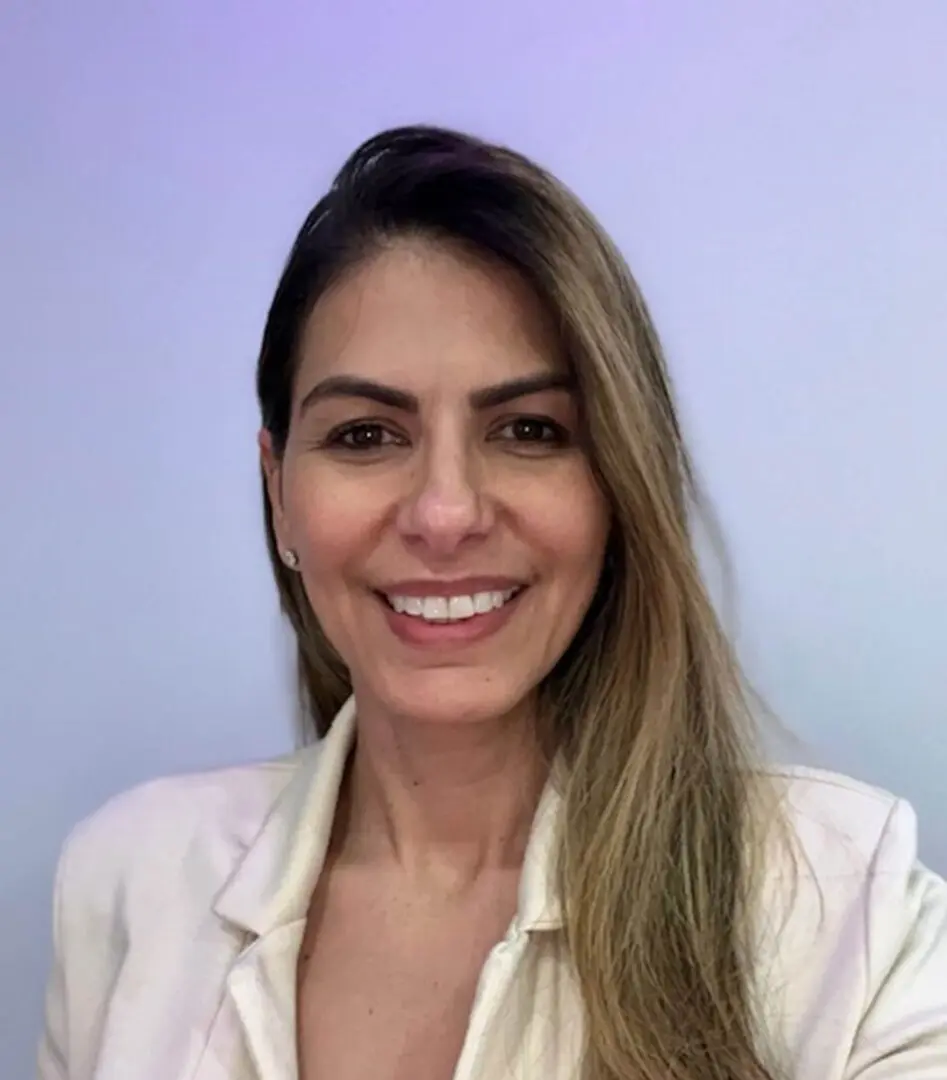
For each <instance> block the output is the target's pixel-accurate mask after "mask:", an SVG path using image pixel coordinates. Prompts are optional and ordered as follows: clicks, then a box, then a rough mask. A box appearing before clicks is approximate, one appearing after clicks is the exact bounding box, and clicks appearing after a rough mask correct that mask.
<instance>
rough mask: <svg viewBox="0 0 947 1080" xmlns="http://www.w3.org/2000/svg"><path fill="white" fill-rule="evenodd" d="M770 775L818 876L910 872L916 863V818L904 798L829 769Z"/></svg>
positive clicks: (800, 769) (791, 768)
mask: <svg viewBox="0 0 947 1080" xmlns="http://www.w3.org/2000/svg"><path fill="white" fill-rule="evenodd" d="M768 776H769V777H770V778H771V780H772V782H773V784H774V786H775V789H776V792H777V795H778V797H779V799H780V803H781V805H782V807H783V810H784V815H785V819H786V820H787V823H788V825H789V827H790V831H791V834H792V838H793V840H794V841H795V843H796V846H797V849H798V850H800V851H801V853H802V854H803V856H804V858H805V862H806V863H807V864H808V869H809V870H810V871H811V872H812V873H813V874H815V875H816V876H822V875H827V876H831V877H837V876H839V875H842V874H845V873H850V874H856V875H864V874H867V873H868V872H869V871H876V870H881V869H883V870H896V869H901V870H903V871H908V870H909V869H910V868H911V867H912V865H913V864H914V862H915V860H916V858H917V818H916V815H915V813H914V810H913V808H912V807H911V805H910V803H908V802H906V801H905V800H904V799H901V798H899V797H898V796H896V795H893V794H892V793H891V792H888V791H885V790H884V789H883V788H879V787H873V786H872V785H870V784H866V783H862V782H860V781H858V780H854V779H852V778H851V777H848V776H843V775H842V774H840V773H835V772H829V771H828V770H825V769H815V768H809V767H805V766H784V767H779V768H773V769H771V770H769V772H768ZM879 860H880V861H879Z"/></svg>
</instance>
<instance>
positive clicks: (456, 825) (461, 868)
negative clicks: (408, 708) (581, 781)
mask: <svg viewBox="0 0 947 1080" xmlns="http://www.w3.org/2000/svg"><path fill="white" fill-rule="evenodd" d="M357 724H358V733H357V738H356V745H355V751H354V754H353V756H352V761H351V763H350V767H349V770H348V774H347V777H346V781H345V784H344V786H343V792H342V799H341V805H340V811H341V813H340V815H339V818H340V830H341V835H340V836H339V839H338V851H339V855H340V857H341V858H343V859H344V860H345V861H347V862H355V863H363V864H365V863H371V864H375V865H382V864H389V865H392V866H397V867H398V868H399V869H401V870H402V871H404V872H405V873H407V874H408V875H409V876H410V877H412V878H415V879H417V880H418V881H426V882H427V883H428V884H433V885H436V886H437V887H438V888H439V889H445V888H446V889H448V890H450V891H464V890H466V889H467V888H468V887H469V886H471V885H473V884H474V883H476V882H478V881H480V880H481V879H484V878H487V877H490V878H492V877H496V876H497V875H498V874H499V875H502V876H507V874H506V872H512V873H518V872H519V870H520V868H521V866H522V861H523V856H524V853H525V849H526V843H527V840H528V837H529V831H530V827H531V825H532V820H533V816H534V814H535V810H536V806H537V803H538V801H539V797H540V794H541V792H542V788H543V785H544V783H545V780H546V777H547V773H548V769H547V766H546V764H545V762H544V759H543V755H542V754H541V753H540V750H539V746H538V744H537V740H536V737H535V728H534V725H533V724H532V723H530V722H529V717H526V716H523V715H517V716H508V717H503V718H501V719H498V720H496V721H486V722H476V723H457V724H451V723H447V724H445V723H430V722H414V721H411V720H406V719H405V718H403V717H398V718H397V719H392V718H390V717H386V716H384V715H382V714H380V713H378V712H375V711H374V710H371V709H368V710H365V711H363V710H362V709H361V708H360V710H359V715H358V719H357Z"/></svg>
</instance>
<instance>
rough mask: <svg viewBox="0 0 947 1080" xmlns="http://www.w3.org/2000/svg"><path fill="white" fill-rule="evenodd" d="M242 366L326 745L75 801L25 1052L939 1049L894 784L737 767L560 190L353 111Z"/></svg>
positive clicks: (651, 436) (675, 446)
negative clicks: (31, 1040)
mask: <svg viewBox="0 0 947 1080" xmlns="http://www.w3.org/2000/svg"><path fill="white" fill-rule="evenodd" d="M257 385H258V393H259V399H260V405H261V409H262V418H263V427H262V432H261V435H260V450H261V460H262V471H263V480H264V488H265V507H266V528H267V537H268V541H269V549H270V554H271V557H272V562H273V568H274V572H275V575H276V581H277V585H278V588H279V593H280V597H281V600H282V605H283V609H284V611H285V612H286V614H287V615H288V617H289V619H290V621H291V622H292V625H293V627H294V629H295V633H296V638H297V642H298V655H299V671H300V676H301V678H300V682H301V687H302V700H303V704H304V706H305V722H306V725H307V728H308V729H309V730H310V731H311V732H312V733H314V734H316V735H318V736H319V737H320V738H319V740H318V741H317V742H315V744H314V745H312V746H310V747H308V748H307V749H304V750H303V751H301V752H300V753H298V754H295V755H292V756H290V757H288V758H286V759H283V760H281V761H277V762H271V763H268V764H264V765H256V766H251V767H246V768H236V769H229V770H227V771H220V772H215V773H212V774H210V775H203V776H191V777H186V778H176V779H170V780H162V781H158V782H155V783H151V784H148V785H145V786H144V787H142V788H140V789H138V790H136V791H133V792H131V793H130V794H126V795H123V796H120V797H119V798H117V799H115V800H113V801H112V802H111V803H110V804H109V805H107V806H106V807H105V808H104V809H102V810H101V811H99V812H98V814H96V815H95V816H93V818H91V819H90V820H89V821H87V822H85V823H84V824H82V825H81V826H79V828H78V829H77V830H76V831H75V832H74V834H73V835H72V837H71V838H70V840H69V841H68V843H67V844H66V847H65V849H64V852H63V855H62V859H61V862H60V867H59V872H58V879H57V899H56V912H57V916H56V962H55V968H54V972H53V975H52V977H51V980H50V986H49V993H48V1006H47V1024H46V1030H45V1033H44V1037H43V1041H42V1047H41V1051H40V1067H39V1075H40V1077H41V1078H42V1080H54V1078H56V1080H64V1078H68V1080H129V1078H131V1077H134V1078H135V1080H251V1078H258V1080H290V1078H294V1077H297V1076H298V1077H300V1078H302V1080H322V1078H325V1077H332V1078H334V1080H340V1078H341V1080H346V1078H349V1077H351V1078H358V1080H364V1078H367V1077H371V1078H379V1080H408V1078H410V1080H447V1078H450V1077H454V1078H456V1080H500V1078H501V1077H503V1078H505V1077H511V1078H531V1080H532V1078H534V1080H566V1078H572V1077H576V1078H579V1080H632V1078H634V1080H777V1078H796V1080H856V1078H857V1080H894V1078H896V1077H897V1078H901V1077H903V1078H905V1080H907V1078H910V1080H935V1078H937V1080H943V1078H944V1077H947V885H945V883H944V882H943V881H942V880H940V879H939V878H937V877H936V876H935V875H933V874H932V873H930V872H928V871H927V870H925V869H923V868H922V867H920V866H919V865H918V864H917V862H916V855H915V823H914V818H913V816H912V813H911V811H910V809H909V808H908V807H907V806H906V805H905V804H904V803H903V802H900V801H898V800H897V799H894V798H892V797H890V796H888V795H886V794H884V793H882V792H878V791H874V790H872V789H869V788H867V787H864V786H860V785H858V784H856V783H854V782H852V781H849V780H847V779H844V778H841V777H837V776H831V775H828V774H822V773H817V772H813V771H801V770H796V771H777V770H767V769H766V768H764V767H763V766H762V765H761V764H760V761H759V759H758V755H757V750H756V746H755V742H754V736H753V725H752V723H751V721H750V715H749V709H748V705H747V701H746V698H745V695H744V692H743V690H742V688H741V680H740V676H739V673H738V670H737V666H736V663H735V661H734V658H733V656H732V654H731V652H730V650H729V648H728V646H727V643H726V641H725V639H724V637H723V635H722V633H721V630H720V627H719V626H718V623H717V620H716V618H715V615H714V611H713V609H712V607H711V604H710V602H709V600H708V598H707V594H706V592H705V589H704V586H703V585H702V583H701V578H700V575H699V573H698V566H697V561H696V559H695V556H694V551H693V547H692V543H691V535H690V526H691V521H690V517H691V511H692V508H693V506H694V504H695V491H694V483H693V478H692V472H691V467H690V464H689V461H688V457H687V453H686V451H685V448H684V445H683V444H682V440H681V433H680V429H679V426H678V421H677V417H676V415H675V411H674V406H673V403H672V398H671V391H670V387H669V382H668V376H667V373H666V370H665V364H664V360H663V358H662V355H661V351H660V347H659V344H658V340H657V337H656V335H655V332H654V329H653V327H652V325H651V322H650V320H649V317H648V314H647V312H646V310H645V307H644V304H643V302H642V299H641V297H640V295H639V293H638V290H637V288H636V286H635V284H634V282H633V280H632V278H631V276H630V274H629V272H628V270H627V268H626V267H625V264H624V262H623V261H622V259H621V256H620V255H619V254H618V252H617V251H616V250H615V248H614V246H613V245H612V244H611V242H610V241H609V240H608V238H607V237H606V236H605V235H604V234H603V232H602V231H601V229H600V228H599V227H598V226H597V225H596V224H595V222H594V221H593V220H592V218H591V217H590V215H589V214H588V212H587V211H586V210H584V209H583V207H582V206H581V205H580V204H579V203H578V202H577V201H576V199H575V198H574V197H573V196H572V195H571V194H570V193H568V192H567V191H566V190H565V189H564V188H563V187H562V186H561V185H559V184H558V183H557V182H556V181H555V180H554V179H553V178H551V177H550V176H549V175H548V174H547V173H545V172H543V171H542V170H541V169H539V168H537V167H536V166H535V165H533V164H532V163H530V162H529V161H527V160H526V159H524V158H523V157H521V156H519V155H517V154H515V153H512V152H510V151H508V150H505V149H502V148H499V147H496V146H490V145H487V144H485V143H482V142H480V141H477V140H475V139H473V138H468V137H465V136H462V135H459V134H455V133H452V132H449V131H443V130H437V129H431V128H408V129H401V130H396V131H389V132H386V133H384V134H381V135H379V136H377V137H376V138H374V139H372V140H370V141H369V142H367V143H366V144H365V145H364V146H362V147H361V148H360V149H358V150H357V151H356V152H355V154H354V155H353V156H352V157H351V158H350V159H349V161H348V162H347V163H346V164H345V166H344V167H343V169H342V171H341V172H340V173H339V175H338V177H337V179H336V180H335V182H334V183H333V185H332V188H331V190H330V191H329V193H328V194H327V195H326V196H325V197H324V198H323V199H322V200H321V201H320V202H319V203H318V205H317V206H316V207H315V209H314V210H313V211H312V213H311V214H310V215H309V217H308V219H307V220H306V222H305V224H304V225H303V228H302V230H301V232H300V233H299V236H298V238H297V240H296V243H295V245H294V247H293V250H292V253H291V255H290V257H289V261H288V263H287V266H286V269H285V271H284V273H283V277H282V280H281V281H280V284H279V287H278V289H277V292H276V296H275V298H274V300H273V304H272V307H271V309H270V313H269V317H268V321H267V325H266V330H265V333H264V337H263V345H262V351H261V355H260V360H259V369H258V382H257ZM356 703H357V705H356Z"/></svg>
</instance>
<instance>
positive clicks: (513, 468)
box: [261, 240, 609, 724]
mask: <svg viewBox="0 0 947 1080" xmlns="http://www.w3.org/2000/svg"><path fill="white" fill-rule="evenodd" d="M261 446H262V451H263V458H264V465H265V467H266V469H267V473H268V475H269V477H270V497H271V499H272V502H273V506H274V522H275V527H276V532H277V537H278V540H279V543H280V546H281V548H284V549H285V548H292V549H293V550H294V551H295V552H296V553H297V555H298V557H299V572H300V573H301V575H302V580H303V584H304V586H305V590H306V593H307V595H308V597H309V600H310V603H311V604H312V607H313V610H314V611H315V614H316V616H317V617H318V619H319V622H320V624H321V625H322V627H323V629H324V631H325V633H326V635H327V636H328V638H329V640H330V641H331V642H332V644H333V645H334V646H335V648H336V649H337V651H338V652H339V654H340V655H341V657H342V658H343V660H344V661H345V663H346V664H347V665H348V668H349V670H350V673H351V677H352V684H353V688H354V691H355V694H356V696H357V698H358V700H359V705H360V708H362V709H367V708H372V709H375V710H382V711H384V712H387V713H389V714H396V715H400V716H405V717H410V718H412V719H416V720H423V721H435V722H438V723H444V724H456V723H463V722H469V721H476V720H486V719H495V718H499V717H501V716H505V715H507V714H509V713H511V712H512V711H514V710H516V709H517V708H518V707H520V706H523V705H524V704H528V702H529V700H530V696H531V694H532V692H533V691H534V690H535V688H536V686H537V685H538V683H539V682H540V681H541V680H542V678H543V677H544V676H545V675H546V674H547V673H548V672H549V671H550V669H551V668H552V667H553V665H554V664H555V663H556V661H557V660H558V659H559V658H560V656H561V655H562V653H563V652H564V651H565V649H566V647H567V646H568V644H569V642H570V641H571V639H572V637H573V636H574V634H575V632H576V630H577V629H578V627H579V624H580V622H581V620H582V617H583V615H584V614H585V612H586V609H587V608H588V606H589V603H590V602H591V599H592V596H593V593H594V591H595V588H596V584H597V581H598V577H599V572H600V569H601V565H602V558H603V553H604V549H605V542H606V536H607V533H608V526H609V515H608V511H607V508H606V503H605V500H604V498H603V496H602V494H601V492H600V491H599V489H598V487H597V486H596V484H595V481H594V479H593V476H592V472H591V470H590V467H589V462H588V460H587V457H586V455H585V452H584V449H583V446H582V439H581V432H580V427H579V410H578V403H577V400H576V397H575V393H574V391H573V388H572V386H571V383H570V381H569V379H568V373H567V370H566V367H565V365H564V363H563V360H562V357H561V355H560V353H559V350H558V346H557V345H556V342H555V339H554V337H553V335H552V333H551V331H550V328H549V327H548V325H547V323H546V320H545V318H544V315H543V312H542V310H541V309H540V306H539V303H538V301H537V300H536V299H535V298H534V296H533V295H532V294H531V292H530V291H529V289H528V288H527V287H526V285H525V284H524V283H523V282H522V281H520V280H519V278H518V277H517V276H515V275H514V274H513V273H512V272H511V271H507V270H504V269H501V268H498V267H496V266H491V265H489V264H487V263H485V262H479V261H476V260H475V259H473V258H472V257H469V256H463V255H458V254H457V253H456V252H452V251H451V250H450V249H448V248H446V247H443V246H437V245H434V244H433V243H430V242H426V241H419V240H415V241H403V242H400V243H397V244H395V245H393V246H391V247H390V248H387V249H385V250H384V251H383V252H382V253H381V254H379V255H377V256H376V257H374V258H373V259H371V260H370V261H368V262H366V263H364V264H363V265H362V266H361V267H360V268H358V269H357V270H356V271H354V272H353V273H352V274H350V275H349V276H348V277H347V278H346V279H344V281H342V282H341V283H340V284H338V285H337V286H336V287H335V288H334V289H333V290H332V291H330V292H329V293H327V294H326V295H325V296H324V297H322V298H321V299H320V301H319V303H318V304H317V305H316V307H315V309H314V311H313V313H312V315H311V317H310V319H309V321H308V324H307V325H306V327H305V330H304V334H303V340H302V344H301V364H300V370H299V373H298V378H297V382H296V388H295V398H294V404H293V416H292V421H291V424H290V434H289V439H288V443H287V447H286V452H285V455H284V457H283V460H282V462H277V461H276V460H275V458H274V457H273V454H272V450H271V447H270V443H269V439H268V436H267V435H266V433H263V435H262V436H261Z"/></svg>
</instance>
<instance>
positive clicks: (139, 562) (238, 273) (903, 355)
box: [0, 0, 947, 1080]
mask: <svg viewBox="0 0 947 1080" xmlns="http://www.w3.org/2000/svg"><path fill="white" fill-rule="evenodd" d="M945 49H947V4H944V3H943V2H942V0H911V2H905V0H901V2H897V3H896V2H893V0H890V2H883V0H881V2H876V3H870V4H869V3H864V2H855V0H838V2H835V3H826V0H794V2H792V3H790V2H788V0H768V3H766V4H760V3H758V2H751V0H717V2H716V3H714V4H708V3H705V2H703V0H700V2H698V0H663V2H661V3H657V2H654V3H644V2H633V0H588V2H585V3H582V4H566V3H559V4H550V3H549V0H543V2H540V0H516V2H515V3H511V2H502V3H501V2H499V0H483V2H482V3H480V4H478V5H466V6H459V5H454V4H443V3H435V2H434V0H427V2H419V0H415V2H413V3H411V2H409V3H404V4H388V3H381V2H377V3H371V2H361V3H351V4H344V3H342V2H341V0H339V2H337V3H335V4H303V3H289V2H278V3H268V4H262V3H260V4H255V5H251V4H246V5H232V4H224V3H222V2H219V0H201V3H199V4H197V3H193V2H189V0H188V2H185V0H165V2H164V3H162V4H160V5H144V4H121V3H118V2H117V0H113V2H111V3H106V2H104V0H85V2H84V3H82V4H78V3H66V2H65V0H59V2H53V0H49V2H37V0H5V2H4V3H3V5H2V9H0V327H2V348H0V459H2V463H3V468H2V470H0V506H2V508H3V523H4V529H3V531H2V533H0V672H2V675H0V722H2V739H3V743H2V745H3V752H2V755H0V823H2V824H0V867H2V870H0V874H2V883H0V922H2V925H3V926H4V928H5V933H4V935H3V943H2V945H0V970H2V971H3V972H4V973H5V975H4V979H3V984H2V987H0V1075H2V1076H4V1077H10V1078H11V1080H12V1078H13V1077H23V1076H28V1075H31V1070H32V1056H33V1045H34V1042H35V1038H36V1031H37V1026H38V1023H39V1010H40V1000H41V988H42V983H43V979H44V976H45V966H46V963H47V957H48V925H49V915H48V911H49V888H50V876H51V870H52V866H53V860H54V858H55V855H56V852H57V849H58V845H59V843H60V841H61V839H62V837H63V834H64V832H65V830H66V828H67V827H68V826H69V825H70V824H71V823H72V822H73V821H74V820H75V819H76V818H77V817H79V816H80V815H82V814H84V813H86V812H87V811H89V810H90V809H91V808H92V807H93V806H94V805H95V804H96V803H98V802H99V801H100V800H101V799H103V798H104V797H105V796H107V795H108V794H109V793H111V792H113V791H115V790H117V789H119V788H120V787H124V786H126V785H128V784H130V783H133V782H134V781H136V780H139V779H142V778H144V777H147V776H152V775H155V774H157V773H161V772H165V771H168V770H173V769H180V768H187V767H193V766H202V765H209V764H212V763H217V762H223V761H228V760H233V759H238V758H245V757H248V756H252V755H258V754H262V753H270V752H276V751H280V750H282V749H283V748H284V747H286V746H287V745H288V744H289V740H290V727H289V722H288V719H287V709H288V703H287V693H286V686H287V676H288V668H287V664H286V661H285V658H284V649H283V646H284V642H283V640H282V638H281V635H280V632H279V627H278V620H277V617H276V613H275V606H274V601H273V596H272V590H271V588H270V585H269V583H268V580H267V570H266V566H265V562H264V557H263V549H262V544H261V541H260V528H259V524H258V518H259V512H258V511H259V507H258V501H259V500H258V493H257V483H256V462H255V457H254V435H255V424H256V416H255V412H254V406H253V396H252V365H253V359H254V350H255V347H256V344H257V340H258V336H259V332H260V329H261V323H262V318H263V314H264V311H265V308H266V305H267V303H268V300H269V292H270V290H271V288H272V286H273V285H274V283H275V278H276V274H277V272H278V269H279V266H280V263H281V260H282V258H283V256H284V254H285V251H286V249H287V247H288V244H289V242H290V240H291V237H292V234H293V232H294V229H295V228H296V226H297V224H298V223H299V221H300V220H301V218H302V216H303V214H304V213H305V211H306V210H307V209H308V206H309V204H310V202H311V201H312V200H313V199H314V197H315V196H316V194H317V193H318V192H319V191H320V189H321V187H322V186H323V185H324V184H325V183H326V181H327V180H328V178H329V176H330V174H331V172H332V170H333V169H334V168H335V166H336V165H337V164H338V163H339V162H340V160H341V158H342V156H343V155H344V154H345V153H346V152H347V151H348V150H349V149H351V148H352V147H353V146H354V144H355V143H356V142H357V141H358V140H360V139H361V138H362V137H364V136H366V135H367V134H369V133H370V132H372V131H373V130H375V129H377V128H380V127H382V126H385V125H388V124H392V123H396V122H404V121H411V120H417V119H424V120H431V121H438V122H445V123H448V124H452V125H455V126H460V127H467V128H471V129H474V130H476V131H478V132H480V133H482V134H485V135H487V136H490V137H496V138H500V139H503V140H506V141H509V142H510V143H512V144H514V145H516V146H517V147H519V148H521V149H523V150H525V151H527V152H530V153H532V154H534V155H535V156H537V157H538V158H539V159H541V160H542V161H544V162H545V163H547V164H548V165H550V166H551V167H552V168H553V169H555V170H557V171H558V172H559V173H560V174H561V175H562V176H563V177H564V178H565V179H566V180H567V181H569V182H570V183H572V184H573V185H574V186H575V187H576V188H577V189H578V190H579V192H580V193H581V194H582V195H583V196H584V197H585V198H586V200H587V201H588V202H589V204H590V205H591V206H592V207H593V209H594V210H595V211H596V212H597V213H598V214H599V215H600V216H601V217H602V219H603V220H604V222H605V223H606V225H607V226H608V227H609V228H610V229H611V230H612V231H613V232H614V234H615V236H616V237H617V239H618V240H619V242H620V243H621V245H622V246H623V248H624V250H625V251H626V253H627V255H628V257H629V259H630V261H631V262H632V265H633V266H634V267H635V269H636V271H637V273H638V275H639V277H640V279H641V281H642V283H643V285H644V287H645V290H646V293H647V295H648V296H649V298H650V300H651V303H652V306H653V308H654V311H655V314H656V317H657V319H658V321H659V324H660V326H661V328H662V330H663V333H664V337H665V339H666V343H667V345H668V349H669V352H670V357H671V362H672V365H673V368H674V370H675V372H676V374H677V377H678V381H679V385H680V395H681V400H682V403H683V407H684V411H685V415H686V419H687V423H688V426H689V428H690V430H691V432H692V437H693V441H694V444H695V448H696V451H697V456H698V460H699V462H700V464H701V466H702V469H703V472H704V473H705V475H706V477H707V480H708V482H709V486H710V489H711V491H712V493H713V495H714V497H715V499H716V502H717V504H718V507H719V509H720V512H721V515H722V518H723V521H724V524H725V526H726V529H727V532H728V534H729V537H730V541H731V544H732V548H733V554H734V558H735V562H736V566H737V569H738V572H739V578H740V583H741V604H740V626H741V633H740V641H741V646H742V649H743V652H744V656H745V658H746V660H747V662H748V664H749V666H750V669H751V671H752V672H753V674H754V675H755V676H756V677H757V680H758V681H759V682H760V684H761V685H762V687H763V688H764V690H766V691H767V692H768V694H769V696H770V698H771V700H772V702H773V704H774V705H775V706H776V708H777V710H778V711H779V712H780V713H781V715H782V716H783V718H784V719H785V720H786V722H787V723H788V724H789V725H790V726H791V727H792V728H793V729H794V730H795V731H796V732H797V733H798V734H799V735H800V736H801V737H802V738H803V739H804V740H806V741H807V743H809V744H810V746H811V747H812V751H813V753H814V754H815V755H816V756H817V757H819V758H820V759H821V760H823V761H826V762H827V763H829V764H830V765H833V766H835V767H839V768H841V769H843V770H846V771H849V772H853V773H856V774H858V775H861V776H863V777H865V778H866V779H868V780H871V781H875V782H877V783H880V784H883V785H885V786H888V787H890V788H894V789H896V790H897V791H899V792H900V793H902V794H904V795H906V796H908V797H910V798H911V799H912V800H913V801H914V802H915V804H916V806H917V807H918V810H919V812H920V815H921V821H922V825H923V843H924V853H925V855H926V856H927V858H928V859H929V860H930V861H931V862H932V863H933V864H935V865H936V866H938V867H939V869H941V870H945V869H947V824H945V820H947V819H945V815H944V780H943V778H944V776H945V775H947V736H945V734H944V732H945V720H947V689H945V681H944V675H943V671H944V653H945V646H947V616H945V612H947V561H945V555H944V553H945V551H947V509H945V507H947V492H945V488H947V421H945V406H947V197H945V192H947V123H945V119H944V117H945V115H947V63H945V60H944V57H945Z"/></svg>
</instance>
